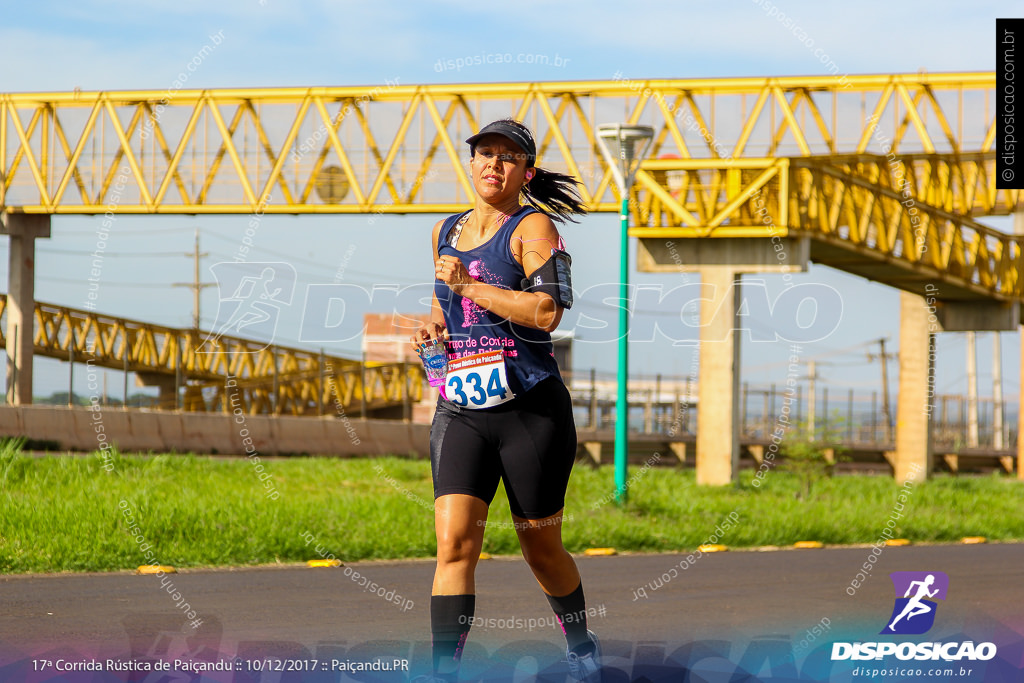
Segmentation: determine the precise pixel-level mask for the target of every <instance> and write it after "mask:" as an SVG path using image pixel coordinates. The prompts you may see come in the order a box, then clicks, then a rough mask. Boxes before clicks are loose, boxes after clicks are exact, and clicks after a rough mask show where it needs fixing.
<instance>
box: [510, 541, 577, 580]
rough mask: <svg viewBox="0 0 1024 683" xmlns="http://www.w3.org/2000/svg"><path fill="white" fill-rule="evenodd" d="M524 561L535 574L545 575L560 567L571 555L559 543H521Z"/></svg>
mask: <svg viewBox="0 0 1024 683" xmlns="http://www.w3.org/2000/svg"><path fill="white" fill-rule="evenodd" d="M521 547H522V550H523V559H524V560H526V563H527V564H528V565H530V569H532V570H534V571H535V572H541V573H545V572H547V571H550V570H552V569H555V568H557V567H559V566H560V565H561V564H563V563H564V562H565V559H566V558H567V557H569V553H568V552H567V551H566V550H565V548H564V547H563V546H562V544H561V543H560V542H559V543H528V542H527V543H521Z"/></svg>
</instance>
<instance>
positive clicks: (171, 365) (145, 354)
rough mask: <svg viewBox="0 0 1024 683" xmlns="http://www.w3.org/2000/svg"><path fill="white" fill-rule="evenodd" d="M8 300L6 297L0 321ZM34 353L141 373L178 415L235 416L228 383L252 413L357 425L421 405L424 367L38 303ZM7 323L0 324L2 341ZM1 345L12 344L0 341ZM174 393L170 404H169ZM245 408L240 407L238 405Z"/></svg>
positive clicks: (1, 299) (0, 305) (0, 304)
mask: <svg viewBox="0 0 1024 683" xmlns="http://www.w3.org/2000/svg"><path fill="white" fill-rule="evenodd" d="M6 307H7V296H6V295H0V318H2V317H3V314H4V312H5V311H6ZM34 323H35V326H34V331H35V338H34V350H35V353H37V354H39V355H42V356H48V357H51V358H58V359H60V360H64V361H71V360H73V361H74V362H76V363H88V364H90V365H95V366H97V367H104V368H111V369H115V370H122V371H124V372H136V373H140V374H142V375H144V376H147V377H148V378H150V379H152V380H154V382H153V383H155V384H158V385H160V386H161V387H162V389H169V390H172V391H170V392H168V391H161V394H162V399H161V407H165V408H174V407H176V406H177V403H178V400H177V398H176V396H175V394H176V390H177V389H178V388H184V397H183V399H182V405H181V407H183V408H184V409H185V410H214V411H229V410H231V406H230V405H229V403H228V395H229V394H230V393H231V392H226V390H225V389H226V386H227V383H228V381H229V380H231V381H232V382H233V386H237V387H238V391H240V392H241V397H242V398H241V401H242V403H243V404H244V406H245V410H246V411H247V412H249V413H276V414H288V415H317V414H323V415H329V414H338V415H339V416H344V415H346V414H347V415H349V416H355V415H359V414H360V413H366V412H367V411H379V410H381V409H387V408H397V407H400V406H402V405H403V404H407V403H410V402H414V401H419V400H420V399H421V398H422V396H423V380H424V376H423V370H422V367H421V366H420V364H419V363H383V362H376V363H375V362H367V363H365V364H363V363H361V362H359V361H356V360H352V359H348V358H341V357H338V356H333V355H326V354H319V353H315V352H310V351H306V350H302V349H296V348H290V347H287V346H279V345H275V344H267V343H264V342H257V341H253V340H248V339H242V338H238V337H229V336H218V337H216V338H215V339H213V338H211V337H210V335H208V334H207V333H206V332H203V331H197V330H193V329H177V328H173V327H163V326H160V325H153V324H150V323H145V322H139V321H135V320H127V319H124V318H118V317H114V316H108V315H103V314H100V313H96V312H92V311H84V310H79V309H75V308H69V307H67V306H57V305H53V304H47V303H41V302H37V303H36V308H35V319H34ZM5 330H6V319H5V318H3V321H2V322H0V333H2V332H4V331H5ZM0 343H6V340H5V338H4V335H3V334H0ZM168 394H170V398H168ZM238 400H239V399H237V398H236V399H235V401H236V404H237V402H238Z"/></svg>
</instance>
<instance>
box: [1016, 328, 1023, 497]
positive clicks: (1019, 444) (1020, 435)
mask: <svg viewBox="0 0 1024 683" xmlns="http://www.w3.org/2000/svg"><path fill="white" fill-rule="evenodd" d="M1020 360H1021V363H1020V379H1021V385H1020V386H1021V391H1020V395H1019V397H1018V399H1017V478H1018V479H1021V480H1024V326H1022V327H1021V328H1020Z"/></svg>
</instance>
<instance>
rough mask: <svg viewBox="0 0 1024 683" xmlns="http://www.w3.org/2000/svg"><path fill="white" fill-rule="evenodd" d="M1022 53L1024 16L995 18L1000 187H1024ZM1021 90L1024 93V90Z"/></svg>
mask: <svg viewBox="0 0 1024 683" xmlns="http://www.w3.org/2000/svg"><path fill="white" fill-rule="evenodd" d="M1018 53H1020V54H1018ZM1022 57H1024V19H996V140H995V152H996V187H997V188H998V189H1000V190H1019V189H1024V99H1022V101H1021V103H1020V104H1019V105H1018V103H1017V98H1016V95H1017V94H1018V93H1017V87H1018V85H1020V84H1019V83H1018V76H1017V68H1018V65H1019V64H1020V60H1021V58H1022ZM1021 78H1024V76H1022V77H1021ZM1022 87H1024V86H1022ZM1020 94H1021V95H1022V97H1024V91H1022V92H1021V93H1020Z"/></svg>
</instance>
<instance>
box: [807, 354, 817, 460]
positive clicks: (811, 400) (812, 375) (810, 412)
mask: <svg viewBox="0 0 1024 683" xmlns="http://www.w3.org/2000/svg"><path fill="white" fill-rule="evenodd" d="M816 379H818V371H817V368H816V367H815V365H814V361H813V360H809V361H807V394H808V395H807V427H808V429H809V430H810V432H811V441H814V440H815V438H814V437H815V432H814V426H815V425H814V423H815V419H816V418H817V416H816V415H815V414H814V404H815V399H816V397H815V395H814V380H816Z"/></svg>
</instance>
